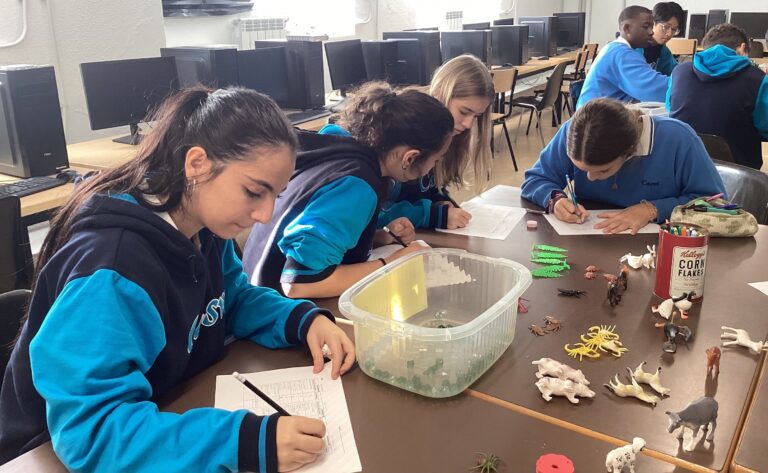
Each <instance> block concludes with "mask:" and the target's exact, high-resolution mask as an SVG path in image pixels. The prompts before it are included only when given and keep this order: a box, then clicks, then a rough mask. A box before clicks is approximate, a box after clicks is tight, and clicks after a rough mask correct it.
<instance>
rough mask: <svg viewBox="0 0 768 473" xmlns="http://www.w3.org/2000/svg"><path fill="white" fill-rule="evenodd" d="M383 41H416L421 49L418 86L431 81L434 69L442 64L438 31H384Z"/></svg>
mask: <svg viewBox="0 0 768 473" xmlns="http://www.w3.org/2000/svg"><path fill="white" fill-rule="evenodd" d="M382 36H383V38H384V39H417V40H419V46H420V48H421V58H422V70H420V71H419V82H418V83H419V84H421V85H427V84H429V82H430V81H431V80H432V74H434V72H435V69H437V68H438V67H440V65H441V64H442V63H443V57H442V54H441V52H440V32H439V31H423V30H422V31H385V32H384V33H383V35H382Z"/></svg>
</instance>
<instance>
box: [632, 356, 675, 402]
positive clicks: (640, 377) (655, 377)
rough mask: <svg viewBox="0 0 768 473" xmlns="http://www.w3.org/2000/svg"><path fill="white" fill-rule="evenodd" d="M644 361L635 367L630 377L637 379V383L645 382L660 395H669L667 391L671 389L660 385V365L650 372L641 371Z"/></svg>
mask: <svg viewBox="0 0 768 473" xmlns="http://www.w3.org/2000/svg"><path fill="white" fill-rule="evenodd" d="M644 364H645V362H642V363H640V366H638V367H637V368H635V371H634V372H633V373H632V377H633V378H634V379H635V380H637V382H638V383H643V384H647V385H648V386H650V387H651V388H653V390H654V391H656V392H657V393H659V394H661V395H662V396H669V393H670V392H672V390H671V389H669V388H665V387H664V386H662V385H661V378H659V374H660V373H661V367H658V368H656V372H655V373H653V374H651V373H647V372H645V371H643V365H644Z"/></svg>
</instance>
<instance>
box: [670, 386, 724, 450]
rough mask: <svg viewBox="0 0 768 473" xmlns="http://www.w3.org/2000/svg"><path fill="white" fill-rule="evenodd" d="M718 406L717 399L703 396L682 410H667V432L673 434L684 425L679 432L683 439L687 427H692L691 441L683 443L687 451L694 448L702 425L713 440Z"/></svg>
mask: <svg viewBox="0 0 768 473" xmlns="http://www.w3.org/2000/svg"><path fill="white" fill-rule="evenodd" d="M717 408H718V405H717V401H715V400H714V399H712V398H711V397H701V398H699V399H696V400H695V401H693V402H691V403H690V404H688V405H687V406H686V407H685V409H683V410H682V411H679V412H669V411H667V416H668V417H669V425H668V426H667V432H669V433H670V434H671V433H672V432H674V431H675V430H676V429H677V428H680V427H682V428H681V429H680V432H679V433H678V434H677V438H679V439H682V438H683V434H684V433H685V428H686V427H687V428H689V429H691V439H690V441H689V442H688V444H687V445H686V444H683V450H684V451H686V452H690V451H692V450H693V447H694V445H693V443H694V441H695V439H696V436H697V435H698V434H699V429H701V428H702V427H703V428H704V433H705V434H706V440H707V441H708V442H711V441H712V438H713V437H714V436H715V427H717ZM710 425H711V426H712V429H711V430H710V428H709V427H710Z"/></svg>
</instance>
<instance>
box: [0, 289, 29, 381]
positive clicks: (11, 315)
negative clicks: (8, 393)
mask: <svg viewBox="0 0 768 473" xmlns="http://www.w3.org/2000/svg"><path fill="white" fill-rule="evenodd" d="M31 295H32V291H30V290H29V289H18V290H16V291H10V292H6V293H3V294H0V387H2V385H3V373H5V366H6V365H7V364H8V360H9V359H10V357H11V350H12V349H13V341H14V340H15V339H16V334H18V333H19V328H20V327H21V319H22V317H23V316H24V313H25V312H26V310H27V304H28V303H29V297H30V296H31Z"/></svg>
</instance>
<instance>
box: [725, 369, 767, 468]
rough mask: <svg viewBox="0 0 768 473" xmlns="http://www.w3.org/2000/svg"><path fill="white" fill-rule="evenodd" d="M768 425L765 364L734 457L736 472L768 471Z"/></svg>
mask: <svg viewBox="0 0 768 473" xmlns="http://www.w3.org/2000/svg"><path fill="white" fill-rule="evenodd" d="M766 425H768V363H764V364H763V370H762V374H761V375H760V381H759V383H758V387H757V390H756V391H755V397H754V399H753V401H752V406H751V407H750V409H749V414H747V420H746V424H745V425H744V431H743V432H742V434H741V441H740V443H739V446H738V448H737V449H736V456H735V457H734V460H733V464H734V471H736V472H754V471H757V472H765V471H768V452H767V451H766V445H767V444H766V440H765V439H766V432H765V426H766Z"/></svg>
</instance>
